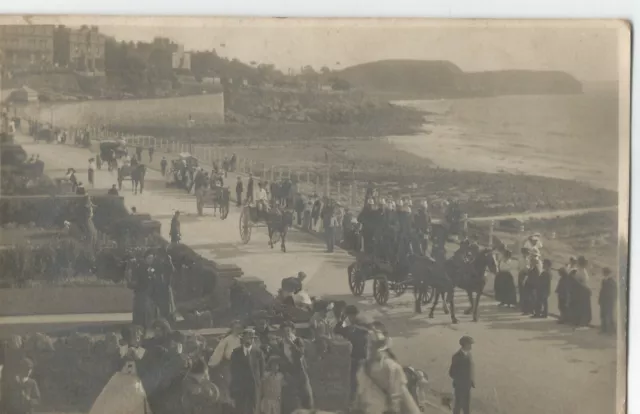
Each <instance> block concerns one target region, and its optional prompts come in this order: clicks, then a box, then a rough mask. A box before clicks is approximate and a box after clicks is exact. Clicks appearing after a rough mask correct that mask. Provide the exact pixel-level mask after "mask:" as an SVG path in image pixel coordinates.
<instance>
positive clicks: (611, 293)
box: [598, 267, 618, 334]
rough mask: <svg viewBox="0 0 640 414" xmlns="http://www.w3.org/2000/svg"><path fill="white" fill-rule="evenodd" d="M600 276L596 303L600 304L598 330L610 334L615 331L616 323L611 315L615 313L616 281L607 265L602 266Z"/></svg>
mask: <svg viewBox="0 0 640 414" xmlns="http://www.w3.org/2000/svg"><path fill="white" fill-rule="evenodd" d="M602 277H603V279H602V285H601V286H600V296H599V297H598V305H600V332H601V333H604V334H612V333H615V332H616V324H615V320H614V318H613V315H614V314H615V304H616V300H617V298H618V294H617V293H618V292H617V290H618V289H617V287H616V281H615V280H614V279H613V277H612V275H611V269H609V268H608V267H605V268H603V269H602Z"/></svg>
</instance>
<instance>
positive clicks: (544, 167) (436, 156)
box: [385, 95, 618, 192]
mask: <svg viewBox="0 0 640 414" xmlns="http://www.w3.org/2000/svg"><path fill="white" fill-rule="evenodd" d="M498 98H505V97H498ZM506 98H507V99H515V98H521V96H516V95H513V96H508V97H506ZM524 98H525V99H526V98H530V99H531V98H535V97H531V96H524ZM488 99H492V97H489V98H488ZM456 101H460V100H451V99H432V100H402V101H394V102H392V103H393V104H394V105H397V106H400V107H405V108H410V109H414V110H419V111H422V112H424V113H425V122H424V124H423V125H422V126H421V128H420V129H419V131H417V132H416V133H415V134H411V135H390V136H387V137H385V138H386V141H387V142H388V143H390V144H391V145H393V146H394V147H395V148H397V149H400V150H402V151H404V152H407V153H410V154H412V155H415V156H418V157H420V158H423V159H425V161H427V162H429V163H431V164H432V165H434V166H436V167H438V168H443V169H449V170H460V171H471V172H482V173H491V174H500V173H508V174H514V175H524V176H536V177H545V178H554V179H561V180H567V181H574V182H576V183H580V184H587V185H589V186H592V187H594V188H596V189H604V190H609V191H614V192H617V191H618V176H617V174H614V173H613V171H612V170H610V171H607V170H606V169H605V168H594V167H591V166H589V165H586V163H585V162H584V160H583V159H582V158H583V157H586V159H587V161H589V157H588V156H587V155H585V154H580V153H578V154H575V157H569V156H568V154H572V152H573V147H571V144H572V142H571V139H570V138H572V137H570V136H564V135H565V134H564V132H557V131H553V132H552V131H549V132H548V134H547V135H548V136H547V137H545V138H541V139H540V140H541V141H542V140H543V139H551V140H553V141H554V145H555V146H556V147H557V148H554V149H551V150H549V151H548V152H547V150H546V149H545V148H546V147H545V146H543V145H542V144H540V145H536V142H531V141H532V140H529V139H527V138H526V137H523V136H519V134H518V133H519V132H521V131H509V130H505V131H503V130H499V129H498V128H496V130H491V128H490V129H489V130H487V129H486V128H481V126H480V125H478V126H477V127H478V128H477V129H475V128H473V127H469V126H467V125H464V124H462V123H456V122H455V120H454V119H452V118H453V117H452V116H451V115H450V114H451V112H452V111H454V105H456ZM482 127H484V125H482ZM530 133H531V134H532V135H534V136H535V135H536V134H537V133H539V131H531V132H530ZM563 140H566V142H563ZM533 141H536V140H533ZM523 150H524V151H523ZM461 152H464V154H461ZM589 155H590V156H591V157H592V158H593V154H589ZM461 158H462V159H464V162H460V159H461ZM603 163H605V164H606V161H603ZM592 165H593V164H592ZM605 166H606V165H605ZM598 167H601V166H600V165H599V166H598Z"/></svg>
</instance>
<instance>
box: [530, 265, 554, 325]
mask: <svg viewBox="0 0 640 414" xmlns="http://www.w3.org/2000/svg"><path fill="white" fill-rule="evenodd" d="M550 294H551V260H549V259H544V260H543V262H542V273H540V277H539V279H538V286H537V287H536V309H535V312H534V314H533V317H534V318H547V316H548V315H549V295H550Z"/></svg>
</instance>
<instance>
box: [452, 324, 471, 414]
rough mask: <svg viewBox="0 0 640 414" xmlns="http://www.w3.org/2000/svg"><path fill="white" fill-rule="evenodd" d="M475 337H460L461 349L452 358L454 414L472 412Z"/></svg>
mask: <svg viewBox="0 0 640 414" xmlns="http://www.w3.org/2000/svg"><path fill="white" fill-rule="evenodd" d="M472 345H473V338H471V337H470V336H463V337H462V338H460V350H459V351H458V352H456V353H455V354H454V355H453V358H452V359H451V368H449V376H450V377H451V379H452V380H453V393H454V398H455V402H454V406H453V414H460V412H462V413H463V414H469V413H470V412H471V388H475V382H474V372H473V371H474V369H473V359H472V358H471V346H472Z"/></svg>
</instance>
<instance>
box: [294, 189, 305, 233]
mask: <svg viewBox="0 0 640 414" xmlns="http://www.w3.org/2000/svg"><path fill="white" fill-rule="evenodd" d="M305 204H306V203H305V202H304V198H303V196H302V194H296V196H295V206H294V207H295V210H296V222H297V223H298V227H301V226H302V216H303V214H304V206H305Z"/></svg>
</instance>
